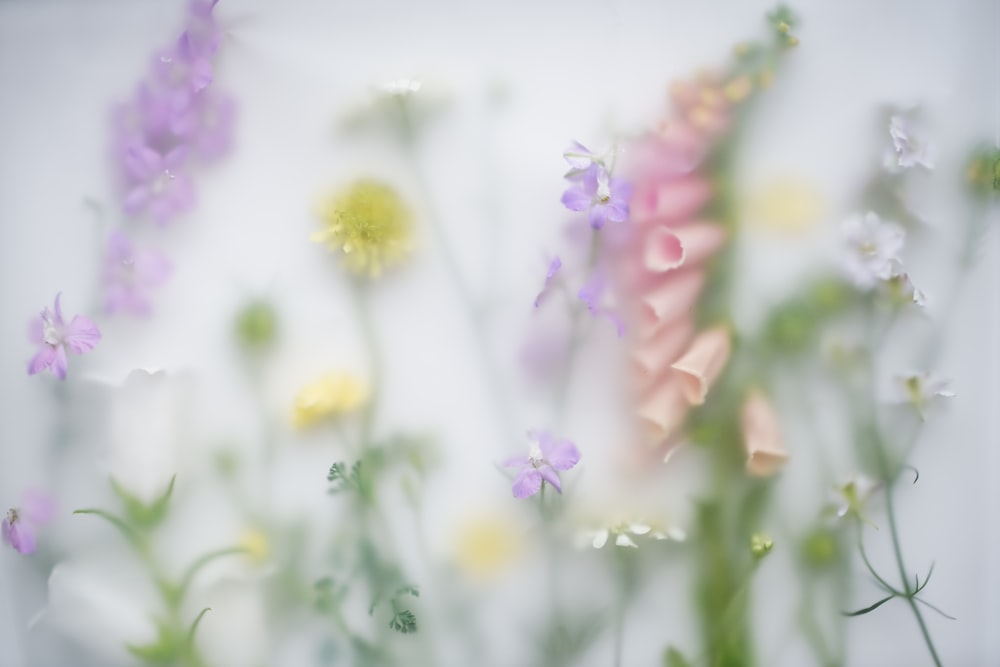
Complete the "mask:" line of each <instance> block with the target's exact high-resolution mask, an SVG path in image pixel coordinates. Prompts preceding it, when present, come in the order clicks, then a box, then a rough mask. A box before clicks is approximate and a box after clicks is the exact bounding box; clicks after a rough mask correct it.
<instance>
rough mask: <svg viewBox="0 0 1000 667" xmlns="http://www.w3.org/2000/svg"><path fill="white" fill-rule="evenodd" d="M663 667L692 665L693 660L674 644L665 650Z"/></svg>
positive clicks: (686, 666) (688, 666) (687, 666)
mask: <svg viewBox="0 0 1000 667" xmlns="http://www.w3.org/2000/svg"><path fill="white" fill-rule="evenodd" d="M663 667H692V665H691V661H690V660H688V659H687V658H685V657H684V654H683V653H681V652H680V651H678V650H677V649H676V648H674V647H673V646H670V647H668V648H667V650H666V651H664V652H663Z"/></svg>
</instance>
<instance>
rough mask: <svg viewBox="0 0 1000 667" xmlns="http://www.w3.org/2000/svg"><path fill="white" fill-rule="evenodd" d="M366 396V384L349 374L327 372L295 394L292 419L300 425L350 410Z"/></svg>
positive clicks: (313, 422) (356, 407) (366, 397)
mask: <svg viewBox="0 0 1000 667" xmlns="http://www.w3.org/2000/svg"><path fill="white" fill-rule="evenodd" d="M367 400H368V390H367V388H366V387H365V386H364V385H363V384H362V383H361V382H360V381H359V380H358V379H357V378H356V377H354V376H353V375H349V374H347V373H327V374H326V375H324V376H323V377H321V378H319V379H318V380H315V381H313V382H310V383H309V384H307V385H305V386H304V387H302V389H301V390H300V391H299V393H298V395H297V396H296V397H295V405H294V406H293V409H292V423H293V424H295V426H297V427H300V428H303V427H306V426H312V425H313V424H315V423H317V422H319V421H322V420H323V419H326V418H329V417H337V416H340V415H342V414H345V413H348V412H352V411H353V410H357V409H358V408H359V407H361V406H362V405H363V404H364V403H365V401H367Z"/></svg>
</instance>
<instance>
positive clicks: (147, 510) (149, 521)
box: [111, 475, 177, 531]
mask: <svg viewBox="0 0 1000 667" xmlns="http://www.w3.org/2000/svg"><path fill="white" fill-rule="evenodd" d="M176 479H177V475H174V476H173V477H171V478H170V483H169V484H168V485H167V490H166V491H164V492H163V494H162V495H161V496H160V497H159V498H157V499H156V500H154V501H153V502H151V503H149V504H146V503H144V502H142V501H141V500H139V499H138V498H136V497H135V496H134V495H132V494H131V493H129V492H128V491H127V490H126V489H125V488H124V487H123V486H122V485H120V484H119V483H118V482H117V481H115V479H114V478H113V477H112V478H111V490H112V491H114V492H115V495H116V496H118V499H119V500H120V501H121V503H122V507H123V508H124V509H125V519H126V521H127V522H128V523H129V525H131V526H134V527H135V528H139V529H141V530H143V531H148V530H151V529H153V528H155V527H156V526H158V525H160V524H161V523H163V520H164V519H165V518H166V516H167V509H168V505H169V504H170V498H171V497H172V496H173V495H174V482H175V481H176Z"/></svg>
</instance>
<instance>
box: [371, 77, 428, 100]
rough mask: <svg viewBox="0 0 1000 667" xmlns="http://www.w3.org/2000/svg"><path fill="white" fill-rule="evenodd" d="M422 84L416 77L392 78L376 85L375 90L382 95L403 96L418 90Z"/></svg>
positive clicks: (413, 93)
mask: <svg viewBox="0 0 1000 667" xmlns="http://www.w3.org/2000/svg"><path fill="white" fill-rule="evenodd" d="M422 86H423V84H422V83H421V82H420V81H419V80H417V79H393V80H391V81H384V82H382V83H380V84H378V85H376V86H375V90H376V91H378V92H379V93H382V94H384V95H391V96H395V97H404V96H406V95H415V94H416V93H418V92H420V88H421V87H422Z"/></svg>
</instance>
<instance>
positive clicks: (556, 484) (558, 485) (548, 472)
mask: <svg viewBox="0 0 1000 667" xmlns="http://www.w3.org/2000/svg"><path fill="white" fill-rule="evenodd" d="M538 474H539V476H541V477H542V479H544V480H545V481H546V482H548V483H549V484H551V485H552V488H553V489H555V490H556V491H558V492H559V493H562V482H561V481H560V480H559V474H558V473H557V472H556V471H555V470H553V469H552V468H550V467H549V466H542V467H541V468H539V469H538Z"/></svg>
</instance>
